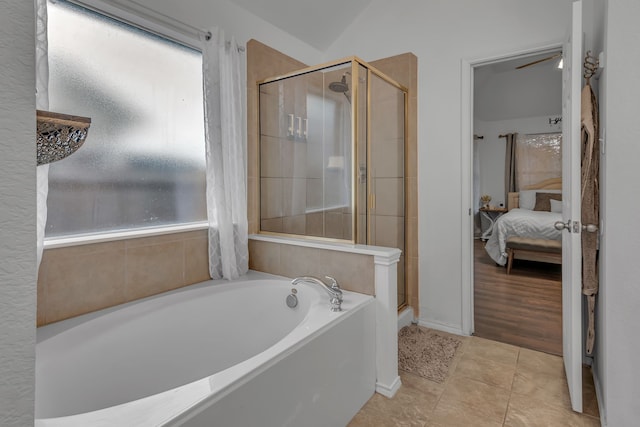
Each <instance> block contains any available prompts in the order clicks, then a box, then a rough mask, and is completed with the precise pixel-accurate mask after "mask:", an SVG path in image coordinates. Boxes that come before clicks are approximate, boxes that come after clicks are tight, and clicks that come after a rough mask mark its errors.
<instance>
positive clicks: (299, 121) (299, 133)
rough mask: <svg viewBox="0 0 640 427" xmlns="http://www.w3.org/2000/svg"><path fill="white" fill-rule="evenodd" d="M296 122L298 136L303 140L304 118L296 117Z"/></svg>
mask: <svg viewBox="0 0 640 427" xmlns="http://www.w3.org/2000/svg"><path fill="white" fill-rule="evenodd" d="M296 120H297V121H298V130H297V131H296V134H297V136H298V138H302V117H296Z"/></svg>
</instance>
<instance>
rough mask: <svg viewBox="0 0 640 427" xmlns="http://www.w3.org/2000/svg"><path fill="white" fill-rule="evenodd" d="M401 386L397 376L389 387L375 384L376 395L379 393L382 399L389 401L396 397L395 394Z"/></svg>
mask: <svg viewBox="0 0 640 427" xmlns="http://www.w3.org/2000/svg"><path fill="white" fill-rule="evenodd" d="M401 385H402V382H401V381H400V377H399V376H397V377H396V378H395V379H394V380H393V382H392V383H391V384H389V385H387V384H381V383H379V382H376V393H380V394H381V395H383V396H384V397H388V398H389V399H391V398H392V397H393V396H395V395H396V392H397V391H398V390H399V389H400V386H401Z"/></svg>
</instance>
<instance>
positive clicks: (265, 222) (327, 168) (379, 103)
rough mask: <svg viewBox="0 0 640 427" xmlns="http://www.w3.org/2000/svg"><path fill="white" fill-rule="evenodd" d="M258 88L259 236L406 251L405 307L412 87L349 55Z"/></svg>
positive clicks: (402, 298) (401, 270)
mask: <svg viewBox="0 0 640 427" xmlns="http://www.w3.org/2000/svg"><path fill="white" fill-rule="evenodd" d="M258 92H259V114H258V117H259V129H260V131H259V135H260V136H259V141H260V142H259V147H260V148H259V153H260V174H259V177H260V224H259V226H260V233H265V234H279V235H289V236H294V237H297V238H300V237H304V238H309V239H324V240H333V241H344V242H348V243H353V244H363V245H375V246H386V247H395V248H399V249H400V250H402V253H403V256H402V257H401V258H400V262H399V264H398V304H399V307H400V308H401V307H404V306H405V305H406V303H407V301H406V283H405V256H404V253H405V146H406V128H407V114H406V110H407V102H408V100H407V89H406V88H405V87H403V86H402V85H400V84H398V83H397V82H395V81H394V80H393V79H391V78H390V77H388V76H387V75H385V74H384V73H382V72H380V71H379V70H377V69H376V68H375V67H373V66H371V65H370V64H367V63H366V62H364V61H362V60H360V59H359V58H357V57H349V58H345V59H342V60H338V61H334V62H331V63H327V64H323V65H319V66H315V67H309V68H305V69H302V70H300V71H297V72H294V73H290V74H287V75H284V76H277V77H273V78H269V79H266V80H263V81H261V82H259V83H258Z"/></svg>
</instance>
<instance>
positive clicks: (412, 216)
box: [369, 53, 420, 316]
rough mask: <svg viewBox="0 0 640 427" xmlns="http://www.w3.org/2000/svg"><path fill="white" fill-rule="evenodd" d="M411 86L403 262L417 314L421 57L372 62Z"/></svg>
mask: <svg viewBox="0 0 640 427" xmlns="http://www.w3.org/2000/svg"><path fill="white" fill-rule="evenodd" d="M369 63H370V64H371V65H373V66H374V67H376V68H377V69H379V70H380V71H382V72H383V73H385V74H386V75H388V76H389V77H391V78H392V79H394V80H395V81H397V82H398V83H400V84H401V85H403V86H404V87H406V88H407V89H408V90H409V100H408V101H409V108H408V117H407V143H406V147H405V178H404V179H405V182H404V185H405V220H404V227H405V236H406V246H405V253H404V254H403V256H402V258H401V259H400V262H404V263H405V273H404V274H405V275H406V281H407V301H408V303H409V305H410V306H411V307H412V308H413V311H414V313H415V315H416V316H417V315H418V309H419V306H420V305H419V301H418V280H419V274H418V161H417V159H418V58H417V57H416V56H415V55H414V54H412V53H404V54H401V55H396V56H392V57H389V58H384V59H380V60H377V61H371V62H369Z"/></svg>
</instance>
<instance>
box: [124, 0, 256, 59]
mask: <svg viewBox="0 0 640 427" xmlns="http://www.w3.org/2000/svg"><path fill="white" fill-rule="evenodd" d="M126 2H127V3H131V4H132V5H135V7H137V8H138V9H139V11H140V10H141V11H142V12H143V13H145V14H147V15H149V16H151V17H152V18H154V19H158V17H159V18H160V21H164V22H162V23H163V24H169V25H171V26H173V27H175V29H176V30H177V31H180V32H182V33H183V34H185V31H184V30H187V32H188V33H186V34H185V35H191V34H194V33H195V34H196V35H197V36H200V35H203V36H204V39H205V40H207V41H209V40H211V31H208V30H203V29H201V28H198V27H194V26H193V25H189V24H187V23H186V22H182V21H180V20H178V19H176V18H174V17H172V16H169V15H165V14H164V13H161V12H158V11H155V10H153V9H151V8H149V7H147V6H145V5H142V4H140V3H138V2H137V1H134V0H126ZM114 3H120V1H116V2H114ZM226 45H227V46H231V42H230V41H227V42H226ZM236 49H238V52H244V47H242V46H237V45H236Z"/></svg>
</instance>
